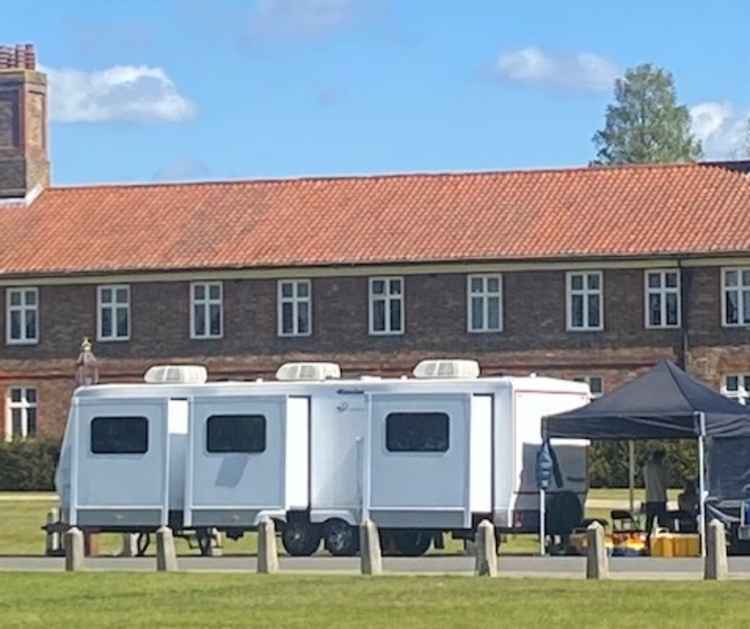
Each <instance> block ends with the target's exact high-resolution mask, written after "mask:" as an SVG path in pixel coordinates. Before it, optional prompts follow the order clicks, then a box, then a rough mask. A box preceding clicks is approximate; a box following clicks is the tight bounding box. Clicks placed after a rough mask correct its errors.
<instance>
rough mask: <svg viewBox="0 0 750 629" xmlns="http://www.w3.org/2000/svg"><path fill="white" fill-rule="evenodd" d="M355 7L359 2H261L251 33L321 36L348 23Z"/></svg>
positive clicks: (312, 0) (255, 14)
mask: <svg viewBox="0 0 750 629" xmlns="http://www.w3.org/2000/svg"><path fill="white" fill-rule="evenodd" d="M355 4H356V2H355V0H258V2H257V4H256V7H255V10H254V11H253V13H252V14H251V16H250V30H251V33H252V34H255V35H261V36H269V35H292V36H293V35H318V34H321V33H324V32H328V31H331V30H335V29H337V28H339V27H340V26H342V25H344V24H346V23H348V22H349V21H350V20H351V19H352V17H353V15H354V12H355V9H356V8H357V7H355ZM360 4H361V2H360Z"/></svg>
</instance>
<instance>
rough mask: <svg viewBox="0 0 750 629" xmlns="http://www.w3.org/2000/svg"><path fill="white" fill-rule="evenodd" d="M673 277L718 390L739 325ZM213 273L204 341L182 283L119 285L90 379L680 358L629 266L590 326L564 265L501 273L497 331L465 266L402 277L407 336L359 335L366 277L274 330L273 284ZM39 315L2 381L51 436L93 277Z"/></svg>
mask: <svg viewBox="0 0 750 629" xmlns="http://www.w3.org/2000/svg"><path fill="white" fill-rule="evenodd" d="M683 281H684V282H685V283H686V288H687V292H688V299H687V301H686V303H685V304H683V316H684V315H685V314H687V321H688V324H689V327H690V330H689V335H688V347H689V351H688V361H687V362H688V367H689V369H690V370H691V371H693V372H694V373H695V374H696V375H698V376H699V377H701V378H703V379H704V380H706V381H707V382H709V383H710V384H712V385H713V386H716V387H718V386H719V376H720V373H722V372H726V371H729V370H736V371H747V370H748V369H750V331H749V330H748V329H747V328H740V329H727V328H722V327H721V324H720V323H721V320H720V316H721V310H720V307H721V301H720V300H721V296H720V286H721V282H720V270H719V269H718V268H700V269H689V270H687V269H686V270H685V271H684V274H683ZM223 284H224V338H223V339H220V340H202V341H196V340H191V339H190V334H189V283H188V282H174V283H136V284H131V340H130V341H128V342H111V343H104V342H102V343H97V342H95V345H94V351H95V353H96V355H97V357H98V358H99V360H100V365H101V373H102V379H103V380H104V381H108V380H110V381H111V380H137V379H140V377H141V375H142V374H143V372H144V370H145V369H146V368H147V367H148V366H149V365H150V364H154V363H158V362H175V361H176V362H199V363H205V364H207V366H208V368H209V373H210V375H211V377H213V378H215V379H218V378H229V377H232V378H254V377H257V376H265V377H268V376H271V375H272V374H273V372H274V371H275V370H276V368H277V367H278V366H279V365H280V364H281V363H283V362H286V361H290V360H332V361H335V362H339V363H340V364H341V365H342V369H343V370H344V372H345V374H350V375H354V374H359V373H363V372H367V373H380V374H386V375H394V374H401V373H408V372H409V371H410V370H411V369H412V368H413V366H414V365H415V364H416V363H417V362H418V361H419V360H421V359H423V358H426V357H431V356H432V357H446V356H452V357H470V358H477V359H478V360H479V361H480V363H481V364H482V367H483V372H484V373H485V374H487V375H489V374H500V373H504V374H525V373H528V372H530V371H535V372H537V373H540V374H549V375H556V376H562V377H567V378H570V377H574V376H576V375H598V376H602V377H603V378H604V385H605V391H608V390H612V389H614V388H615V387H617V386H619V385H621V384H623V383H624V382H626V381H627V380H629V379H631V378H632V377H634V376H635V375H637V374H638V373H639V372H641V371H643V370H644V369H647V368H648V367H649V366H651V365H653V364H654V363H655V362H656V361H657V360H659V359H660V358H671V359H674V360H680V359H681V357H682V347H683V338H682V332H681V331H680V330H667V331H663V330H647V329H645V328H644V323H643V320H644V313H643V308H644V299H643V271H642V270H640V269H623V270H607V271H605V273H604V289H605V302H604V317H605V330H604V331H602V332H566V331H565V273H564V272H562V271H539V272H536V271H535V272H516V273H505V274H504V275H503V284H504V286H503V289H504V317H503V319H504V331H503V332H502V333H498V334H469V333H467V331H466V275H465V274H458V273H456V274H443V275H414V276H407V277H406V278H405V284H406V285H405V289H406V290H405V308H406V333H405V334H404V335H402V336H391V337H377V336H369V334H368V294H367V292H368V282H367V278H366V277H357V278H319V279H315V280H313V334H312V336H310V337H299V338H279V337H278V336H277V320H276V317H277V314H276V313H277V305H276V282H275V281H273V280H229V281H225V282H224V283H223ZM4 299H5V294H4V293H3V295H2V302H3V307H2V308H0V329H2V330H4V329H5V321H4V319H5V307H4ZM40 320H41V328H40V329H41V337H40V343H39V344H38V345H37V346H32V347H13V346H7V345H6V346H3V348H2V351H1V352H0V388H2V387H4V386H7V385H9V384H14V385H15V384H24V383H27V382H37V383H38V389H39V415H40V429H41V430H42V431H44V432H47V433H51V434H60V432H61V431H62V428H63V426H64V423H65V416H66V413H67V404H68V400H69V397H70V393H71V391H72V381H73V374H74V372H75V366H74V362H75V358H76V356H77V353H78V348H79V345H80V342H81V339H82V338H83V337H84V336H88V337H90V338H91V339H92V340H93V339H95V338H96V287H95V286H93V285H77V286H42V287H41V288H40ZM3 424H4V422H0V430H1V429H2V428H3Z"/></svg>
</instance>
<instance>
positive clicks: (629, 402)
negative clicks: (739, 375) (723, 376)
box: [542, 360, 750, 546]
mask: <svg viewBox="0 0 750 629" xmlns="http://www.w3.org/2000/svg"><path fill="white" fill-rule="evenodd" d="M542 437H543V439H544V441H545V442H548V440H549V439H553V438H563V439H609V440H630V441H635V440H643V439H691V438H692V439H697V440H698V458H699V461H698V465H699V469H700V477H699V485H700V504H701V521H700V530H701V540H702V541H701V543H702V546H703V544H704V538H705V535H704V534H703V533H704V526H705V497H706V491H705V457H704V447H705V439H706V438H707V437H713V438H722V439H724V438H734V437H750V409H748V408H747V407H745V406H742V405H741V404H738V403H737V402H734V401H732V400H730V399H728V398H726V397H724V396H723V395H721V394H720V393H718V392H716V391H714V390H713V389H710V388H709V387H707V386H706V385H705V384H703V383H702V382H700V381H698V380H696V379H695V378H693V377H691V376H689V375H688V374H687V373H685V372H684V371H682V370H681V369H680V368H679V367H677V365H675V364H674V363H673V362H671V361H667V360H665V361H661V362H659V363H658V364H657V365H656V366H655V367H654V368H653V369H652V370H651V371H649V372H648V373H646V374H644V375H642V376H640V377H638V378H636V379H635V380H633V381H632V382H629V383H628V384H626V385H624V386H622V387H621V388H619V389H617V390H616V391H613V392H612V393H610V394H608V395H605V396H603V397H601V398H598V399H596V400H594V401H593V402H591V403H590V404H588V405H586V406H583V407H581V408H578V409H576V410H573V411H568V412H566V413H560V414H557V415H551V416H549V417H545V418H544V420H543V421H542ZM631 452H632V450H631ZM630 465H631V474H630V477H631V482H632V477H633V474H632V465H633V462H632V457H631V462H630Z"/></svg>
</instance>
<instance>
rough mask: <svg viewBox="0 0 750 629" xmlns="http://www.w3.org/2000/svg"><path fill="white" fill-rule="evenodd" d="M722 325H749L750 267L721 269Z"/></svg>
mask: <svg viewBox="0 0 750 629" xmlns="http://www.w3.org/2000/svg"><path fill="white" fill-rule="evenodd" d="M722 285H723V291H722V294H723V297H722V304H723V306H724V317H723V319H724V325H727V326H735V325H750V268H744V269H722Z"/></svg>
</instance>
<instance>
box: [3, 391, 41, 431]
mask: <svg viewBox="0 0 750 629" xmlns="http://www.w3.org/2000/svg"><path fill="white" fill-rule="evenodd" d="M18 390H20V391H21V401H20V402H13V391H18ZM29 391H34V393H35V394H36V395H35V401H34V402H29V399H28V398H29V396H28V392H29ZM30 408H33V409H36V421H37V425H36V434H35V435H34V436H36V435H38V434H39V390H38V389H37V388H36V387H28V386H17V385H13V386H9V387H8V388H7V390H6V396H5V440H6V441H12V440H13V438H14V437H20V438H21V439H28V438H29V409H30ZM16 409H17V410H20V411H21V434H20V435H14V434H13V411H14V410H16Z"/></svg>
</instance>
